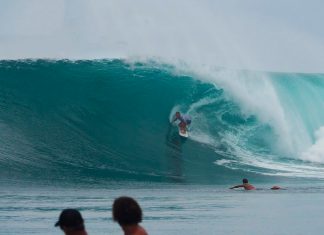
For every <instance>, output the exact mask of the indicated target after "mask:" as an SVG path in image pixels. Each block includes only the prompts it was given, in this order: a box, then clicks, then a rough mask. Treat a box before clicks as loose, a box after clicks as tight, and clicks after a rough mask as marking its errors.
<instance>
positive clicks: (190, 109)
mask: <svg viewBox="0 0 324 235" xmlns="http://www.w3.org/2000/svg"><path fill="white" fill-rule="evenodd" d="M233 74H234V75H233ZM264 76H266V79H265V78H263V77H264ZM260 77H261V78H262V79H259V78H260ZM0 82H1V86H0V130H1V132H0V175H1V178H2V179H16V180H22V179H23V180H31V181H36V180H40V181H44V182H53V181H62V182H66V183H74V182H80V181H82V182H89V183H99V182H105V181H120V180H123V181H125V180H126V181H153V182H169V181H171V182H184V183H224V182H227V181H228V182H232V181H233V177H250V178H255V179H256V180H262V179H265V180H267V179H268V178H269V177H274V176H280V177H314V178H323V177H324V166H323V165H322V160H323V161H324V158H323V159H321V158H320V156H323V155H320V154H321V149H320V150H319V157H318V156H317V155H316V154H315V155H314V153H313V152H312V148H315V147H317V146H318V143H320V141H321V138H320V137H318V136H316V135H315V134H314V133H315V132H316V131H320V127H321V126H324V113H323V109H322V107H323V100H324V97H323V94H324V92H323V91H324V75H321V74H278V73H260V72H246V71H225V72H224V71H223V70H219V69H218V70H217V71H216V72H215V73H214V74H213V76H209V77H208V76H203V75H201V74H198V73H194V72H193V70H190V71H189V70H187V71H184V70H179V69H178V68H177V67H175V66H172V65H165V64H159V63H154V62H150V63H140V62H136V63H134V62H133V63H130V62H127V61H123V60H91V61H87V60H83V61H68V60H67V61H65V60H59V61H48V60H22V61H19V60H18V61H1V62H0ZM236 83H237V85H240V86H239V88H237V87H236V86H235V84H236ZM243 87H244V90H242V89H243ZM270 88H271V89H270ZM245 92H247V93H248V94H249V96H246V95H245ZM256 94H258V95H260V94H261V96H257V95H256ZM273 94H276V95H275V96H274V95H273ZM255 97H264V99H257V98H255ZM260 107H261V108H260ZM262 107H263V109H262ZM176 110H179V111H181V112H184V113H188V114H190V115H191V116H192V119H193V123H192V125H191V127H190V128H191V129H190V138H188V139H182V138H180V137H179V135H178V133H177V128H176V127H175V126H173V125H171V124H170V117H171V116H172V115H173V113H174V112H175V111H176ZM287 123H289V125H288V124H287ZM292 130H293V131H292ZM294 133H297V134H294ZM282 143H285V144H284V145H283V144H282ZM301 143H303V144H301ZM316 156H317V158H316Z"/></svg>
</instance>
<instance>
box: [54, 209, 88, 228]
mask: <svg viewBox="0 0 324 235" xmlns="http://www.w3.org/2000/svg"><path fill="white" fill-rule="evenodd" d="M55 226H60V228H62V227H67V228H69V229H70V230H73V231H80V230H84V224H83V218H82V215H81V213H80V212H79V211H78V210H76V209H65V210H63V211H62V212H61V214H60V217H59V220H58V221H57V222H56V223H55Z"/></svg>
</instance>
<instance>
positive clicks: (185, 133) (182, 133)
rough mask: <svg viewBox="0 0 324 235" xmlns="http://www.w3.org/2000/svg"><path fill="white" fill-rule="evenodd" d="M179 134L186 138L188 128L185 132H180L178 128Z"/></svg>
mask: <svg viewBox="0 0 324 235" xmlns="http://www.w3.org/2000/svg"><path fill="white" fill-rule="evenodd" d="M179 135H180V136H182V137H185V138H188V137H189V132H188V130H186V131H185V132H181V131H180V128H179Z"/></svg>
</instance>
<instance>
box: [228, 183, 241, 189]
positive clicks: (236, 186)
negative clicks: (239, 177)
mask: <svg viewBox="0 0 324 235" xmlns="http://www.w3.org/2000/svg"><path fill="white" fill-rule="evenodd" d="M242 187H244V185H243V184H240V185H235V186H233V187H230V189H234V188H242Z"/></svg>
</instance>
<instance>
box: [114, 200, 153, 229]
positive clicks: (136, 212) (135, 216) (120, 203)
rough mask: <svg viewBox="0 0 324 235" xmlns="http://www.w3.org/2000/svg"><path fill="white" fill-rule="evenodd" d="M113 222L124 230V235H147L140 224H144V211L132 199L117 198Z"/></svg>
mask: <svg viewBox="0 0 324 235" xmlns="http://www.w3.org/2000/svg"><path fill="white" fill-rule="evenodd" d="M112 216H113V220H114V221H116V222H117V223H118V224H119V225H120V226H121V227H122V229H123V230H124V234H134V235H135V234H136V235H137V234H138V235H146V234H147V232H146V231H145V229H144V228H142V227H141V226H140V225H139V223H140V222H142V209H141V207H140V206H139V204H138V203H137V201H135V199H133V198H131V197H126V196H123V197H119V198H116V199H115V201H114V203H113V208H112Z"/></svg>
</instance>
